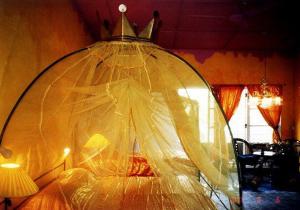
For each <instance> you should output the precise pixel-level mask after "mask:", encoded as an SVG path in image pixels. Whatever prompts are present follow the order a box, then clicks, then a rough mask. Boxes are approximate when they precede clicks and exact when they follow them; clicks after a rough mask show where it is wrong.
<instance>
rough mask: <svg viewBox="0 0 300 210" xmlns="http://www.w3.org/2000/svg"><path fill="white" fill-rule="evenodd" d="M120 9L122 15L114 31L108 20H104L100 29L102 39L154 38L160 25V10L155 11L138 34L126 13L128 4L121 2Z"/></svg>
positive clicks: (146, 39) (144, 39) (149, 39)
mask: <svg viewBox="0 0 300 210" xmlns="http://www.w3.org/2000/svg"><path fill="white" fill-rule="evenodd" d="M119 11H120V12H121V16H120V17H119V19H118V21H117V24H116V25H115V28H114V30H113V32H112V33H111V32H110V31H109V27H108V21H107V20H104V21H103V24H102V25H101V29H100V38H101V40H143V41H151V40H153V38H154V35H155V34H156V32H157V30H158V28H159V25H160V20H159V13H158V11H154V12H153V18H152V19H151V20H150V22H149V23H148V25H147V26H146V27H145V28H144V29H143V30H142V31H141V32H140V33H139V34H138V35H136V33H135V31H134V30H133V28H132V26H131V24H130V22H129V21H128V19H127V17H126V15H125V12H126V11H127V7H126V5H125V4H120V5H119Z"/></svg>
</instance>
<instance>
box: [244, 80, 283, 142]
mask: <svg viewBox="0 0 300 210" xmlns="http://www.w3.org/2000/svg"><path fill="white" fill-rule="evenodd" d="M247 88H248V90H249V93H250V95H251V96H253V95H254V93H255V92H258V93H259V94H262V90H261V85H248V86H247ZM268 92H269V93H271V97H276V96H278V97H280V98H282V86H281V85H268ZM257 107H258V109H259V111H260V113H261V114H262V116H263V118H264V119H265V120H266V122H267V123H268V125H269V126H271V127H272V128H273V130H274V133H273V142H274V143H277V142H280V141H281V137H280V134H279V131H278V125H279V122H280V116H281V111H282V104H277V105H276V104H272V105H270V106H267V107H262V106H261V105H257Z"/></svg>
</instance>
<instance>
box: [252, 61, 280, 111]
mask: <svg viewBox="0 0 300 210" xmlns="http://www.w3.org/2000/svg"><path fill="white" fill-rule="evenodd" d="M252 95H253V96H252V102H253V103H254V104H256V105H258V106H260V107H262V108H267V107H270V106H279V105H281V104H282V98H281V97H280V96H279V95H280V94H279V90H276V89H274V88H272V87H271V86H270V85H268V83H267V58H266V57H265V59H264V75H263V78H262V79H261V82H260V86H259V88H258V89H257V90H254V91H253V94H252Z"/></svg>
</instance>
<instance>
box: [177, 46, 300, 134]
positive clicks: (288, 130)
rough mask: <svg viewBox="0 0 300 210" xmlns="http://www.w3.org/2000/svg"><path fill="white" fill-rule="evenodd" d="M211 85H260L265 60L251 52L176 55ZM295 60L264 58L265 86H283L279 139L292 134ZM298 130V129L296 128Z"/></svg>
mask: <svg viewBox="0 0 300 210" xmlns="http://www.w3.org/2000/svg"><path fill="white" fill-rule="evenodd" d="M177 54H179V55H180V56H182V57H184V58H185V59H186V60H188V61H189V62H190V63H192V65H193V66H195V67H196V68H197V69H199V72H200V73H201V74H202V75H203V76H204V78H205V79H206V80H207V81H208V82H209V83H210V84H259V83H260V81H261V78H262V77H263V74H264V56H262V53H259V52H258V53H250V52H232V51H227V52H220V51H216V52H207V51H177ZM294 69H295V59H292V58H287V57H283V56H280V55H278V54H270V55H268V56H267V82H268V83H270V84H271V83H272V84H283V85H284V86H283V103H284V104H283V110H282V118H281V120H282V121H281V124H282V130H281V131H282V138H283V139H285V138H291V137H293V134H294V114H293V110H294V102H293V94H294V85H293V82H294V79H293V73H294ZM298 127H299V126H298Z"/></svg>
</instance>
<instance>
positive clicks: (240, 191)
mask: <svg viewBox="0 0 300 210" xmlns="http://www.w3.org/2000/svg"><path fill="white" fill-rule="evenodd" d="M158 50H161V51H165V52H167V53H169V54H171V55H173V56H174V57H176V58H177V59H179V60H180V61H181V62H183V63H185V64H186V65H188V66H189V67H190V68H191V69H192V70H193V71H194V72H195V73H196V74H197V76H198V77H200V78H201V79H202V81H203V82H204V83H205V85H206V86H207V88H208V89H209V91H210V92H211V93H212V95H213V97H214V99H215V101H216V103H217V105H218V107H219V109H220V110H221V112H222V114H223V116H224V119H225V122H226V125H227V126H228V130H229V133H230V136H231V144H232V149H233V150H234V142H233V135H232V132H231V129H230V126H229V121H228V119H227V117H226V115H225V112H224V110H223V108H222V106H221V104H220V102H219V100H217V97H216V95H215V93H214V92H213V91H212V88H211V86H210V85H209V84H208V82H207V81H206V80H205V79H204V78H203V76H202V75H201V74H200V73H199V72H198V71H197V70H196V68H194V67H193V66H192V65H191V64H190V63H189V62H187V61H186V60H184V59H183V58H181V57H180V56H178V55H177V54H175V53H174V52H171V51H170V50H167V49H161V48H158ZM234 156H235V162H236V166H237V172H238V180H239V194H240V204H239V205H240V206H239V207H241V209H243V203H242V188H241V183H242V177H241V171H240V166H239V164H238V159H237V154H236V153H235V152H234ZM203 179H204V178H203ZM205 181H206V180H205ZM208 185H209V184H208ZM209 186H210V185H209ZM210 187H211V186H210ZM213 192H214V193H215V194H216V192H215V191H214V190H213ZM219 200H220V199H219ZM220 201H221V200H220ZM221 203H222V204H223V202H222V201H221ZM223 205H224V204H223ZM225 207H226V206H225ZM226 208H227V207H226Z"/></svg>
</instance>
